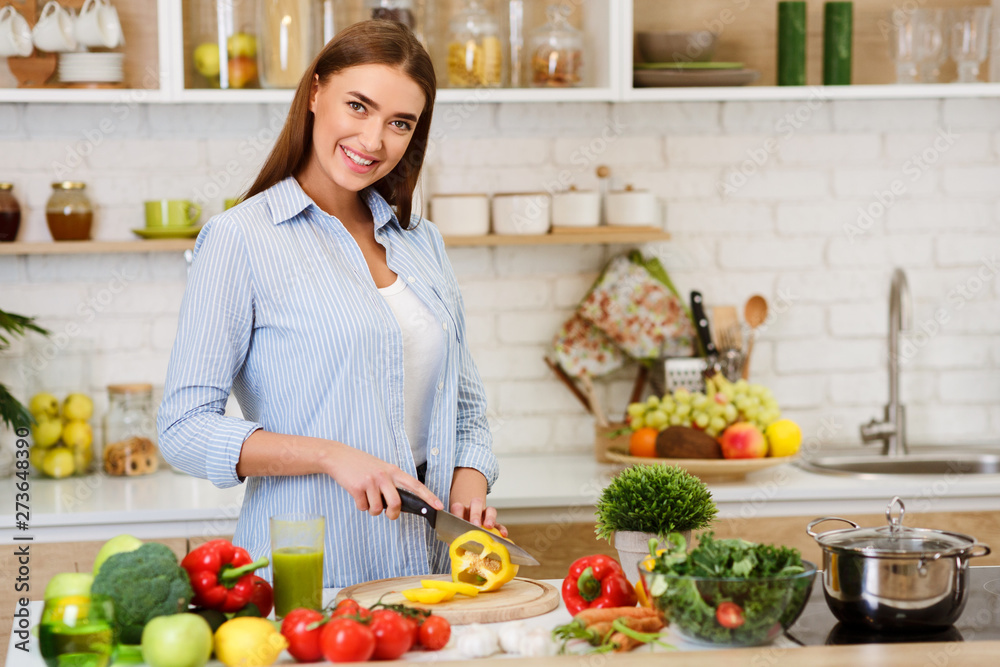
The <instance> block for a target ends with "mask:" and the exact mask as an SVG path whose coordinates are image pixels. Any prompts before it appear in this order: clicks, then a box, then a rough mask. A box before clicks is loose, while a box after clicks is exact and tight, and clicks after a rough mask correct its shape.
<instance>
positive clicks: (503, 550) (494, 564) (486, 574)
mask: <svg viewBox="0 0 1000 667" xmlns="http://www.w3.org/2000/svg"><path fill="white" fill-rule="evenodd" d="M470 544H471V545H474V546H478V547H480V549H478V550H473V549H469V548H467V545H470ZM448 553H449V555H450V556H451V580H452V581H454V582H456V583H463V584H470V585H472V586H474V587H475V588H476V589H478V590H479V591H480V592H487V591H495V590H497V589H498V588H500V587H501V586H503V585H504V584H506V583H507V582H508V581H510V580H511V579H513V578H514V577H515V576H517V569H518V566H517V565H515V564H513V563H511V562H510V553H508V551H507V547H505V546H504V545H502V544H500V543H499V542H496V541H494V540H492V539H490V537H489V536H488V535H486V534H485V533H483V532H482V531H481V530H470V531H469V532H467V533H465V534H463V535H459V536H458V537H457V538H456V539H455V540H454V541H453V542H452V543H451V547H450V548H449V549H448Z"/></svg>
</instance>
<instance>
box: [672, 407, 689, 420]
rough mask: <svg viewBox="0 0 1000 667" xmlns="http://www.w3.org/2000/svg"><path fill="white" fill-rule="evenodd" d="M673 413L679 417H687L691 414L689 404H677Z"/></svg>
mask: <svg viewBox="0 0 1000 667" xmlns="http://www.w3.org/2000/svg"><path fill="white" fill-rule="evenodd" d="M674 414H676V415H679V416H681V417H688V416H690V415H691V406H690V405H687V404H681V405H678V406H677V410H675V411H674Z"/></svg>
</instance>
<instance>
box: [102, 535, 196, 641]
mask: <svg viewBox="0 0 1000 667" xmlns="http://www.w3.org/2000/svg"><path fill="white" fill-rule="evenodd" d="M90 592H91V594H92V595H107V596H108V597H110V598H111V600H112V602H113V603H114V614H115V626H116V627H117V631H118V632H117V634H118V641H119V643H122V644H138V643H139V642H140V641H141V640H142V629H143V628H144V627H145V625H146V623H148V622H149V620H150V619H152V618H155V617H156V616H167V615H169V614H179V613H181V612H185V611H187V608H188V604H189V603H190V602H191V596H192V595H193V592H192V590H191V582H190V580H189V579H188V574H187V572H185V571H184V568H182V567H181V566H180V565H178V563H177V556H175V555H174V552H173V551H171V550H170V547H168V546H167V545H165V544H160V543H158V542H147V543H146V544H143V545H142V546H141V547H139V548H138V549H136V550H135V551H127V552H124V553H119V554H115V555H113V556H111V557H110V558H108V560H106V561H105V562H104V564H103V565H102V566H101V569H100V571H99V572H98V573H97V576H96V577H94V584H93V585H92V586H91V587H90Z"/></svg>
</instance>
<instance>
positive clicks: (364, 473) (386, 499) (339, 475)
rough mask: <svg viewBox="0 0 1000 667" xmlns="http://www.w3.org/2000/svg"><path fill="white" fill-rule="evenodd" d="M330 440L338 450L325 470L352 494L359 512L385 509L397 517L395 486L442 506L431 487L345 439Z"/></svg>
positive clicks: (428, 502)
mask: <svg viewBox="0 0 1000 667" xmlns="http://www.w3.org/2000/svg"><path fill="white" fill-rule="evenodd" d="M333 444H335V445H336V446H337V447H338V451H337V452H336V455H335V456H332V457H330V458H329V461H330V465H329V467H330V470H328V471H327V474H328V475H330V477H332V478H333V480H334V481H335V482H337V484H339V485H340V486H342V487H343V488H344V489H345V490H346V491H347V492H348V493H349V494H351V497H352V498H354V504H355V505H356V506H357V508H358V509H359V510H361V511H362V512H368V513H369V514H371V515H372V516H378V515H379V514H381V513H382V512H383V511H384V512H385V515H386V516H387V517H389V518H390V519H393V520H395V519H397V518H399V512H400V506H401V501H400V499H399V493H397V492H396V487H400V488H403V489H406V490H407V491H412V492H413V493H415V494H416V495H418V496H419V497H420V498H422V499H423V500H424V502H426V503H427V504H428V505H431V506H432V507H434V508H435V509H444V503H442V502H441V500H440V499H438V497H437V496H435V495H434V494H433V493H431V490H430V489H428V488H427V487H426V486H424V485H423V484H421V483H420V480H418V479H417V478H416V477H413V476H412V475H409V474H407V473H405V472H403V470H401V469H400V468H399V467H397V466H394V465H392V464H391V463H386V462H385V461H383V460H382V459H380V458H378V457H375V456H372V455H371V454H368V453H367V452H363V451H361V450H360V449H355V448H354V447H351V446H349V445H345V444H344V443H340V442H337V443H333Z"/></svg>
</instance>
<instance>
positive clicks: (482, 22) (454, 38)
mask: <svg viewBox="0 0 1000 667" xmlns="http://www.w3.org/2000/svg"><path fill="white" fill-rule="evenodd" d="M503 79H504V61H503V49H502V46H501V42H500V26H499V23H498V22H497V20H496V18H495V17H494V16H493V15H491V14H490V13H489V12H488V11H486V10H485V9H484V8H483V6H482V5H481V4H480V3H479V1H478V0H468V2H467V3H466V5H465V7H464V9H463V10H462V11H461V12H459V13H458V14H456V15H455V17H454V18H453V19H452V21H451V30H450V32H449V36H448V85H449V86H451V87H452V88H496V87H498V86H500V84H501V83H502V82H503Z"/></svg>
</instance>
